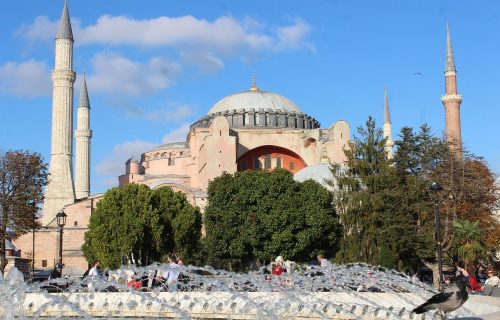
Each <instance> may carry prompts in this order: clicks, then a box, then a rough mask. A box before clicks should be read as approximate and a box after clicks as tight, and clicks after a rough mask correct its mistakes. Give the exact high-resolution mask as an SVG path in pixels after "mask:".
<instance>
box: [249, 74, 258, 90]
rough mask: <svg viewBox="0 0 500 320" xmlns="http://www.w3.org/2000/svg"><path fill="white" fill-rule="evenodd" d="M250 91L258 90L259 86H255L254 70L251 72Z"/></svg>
mask: <svg viewBox="0 0 500 320" xmlns="http://www.w3.org/2000/svg"><path fill="white" fill-rule="evenodd" d="M250 91H259V88H258V87H257V76H256V75H255V72H254V73H253V74H252V87H251V88H250Z"/></svg>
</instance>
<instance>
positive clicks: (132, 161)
mask: <svg viewBox="0 0 500 320" xmlns="http://www.w3.org/2000/svg"><path fill="white" fill-rule="evenodd" d="M125 163H139V160H137V159H136V158H134V156H132V158H130V159H128V160H127V162H125Z"/></svg>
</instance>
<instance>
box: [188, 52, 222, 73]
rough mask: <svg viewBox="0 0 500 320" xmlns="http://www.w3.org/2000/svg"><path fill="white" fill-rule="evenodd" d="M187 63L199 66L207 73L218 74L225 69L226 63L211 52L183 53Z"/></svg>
mask: <svg viewBox="0 0 500 320" xmlns="http://www.w3.org/2000/svg"><path fill="white" fill-rule="evenodd" d="M182 58H183V61H184V62H185V63H188V64H193V65H197V66H198V67H200V68H201V70H203V71H205V72H216V71H219V70H220V69H222V68H223V67H224V61H222V59H220V58H218V57H217V56H215V55H214V54H212V53H210V52H201V51H197V52H194V51H193V52H191V51H189V52H183V53H182Z"/></svg>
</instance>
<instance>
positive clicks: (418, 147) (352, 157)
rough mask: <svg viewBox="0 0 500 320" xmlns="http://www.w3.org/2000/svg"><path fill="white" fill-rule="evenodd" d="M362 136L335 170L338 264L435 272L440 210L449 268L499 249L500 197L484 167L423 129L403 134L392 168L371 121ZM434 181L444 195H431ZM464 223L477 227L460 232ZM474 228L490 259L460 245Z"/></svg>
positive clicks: (442, 234)
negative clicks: (499, 209) (499, 215)
mask: <svg viewBox="0 0 500 320" xmlns="http://www.w3.org/2000/svg"><path fill="white" fill-rule="evenodd" d="M358 133H359V135H360V136H359V138H358V137H355V138H354V142H353V144H352V145H351V148H350V150H346V152H345V153H346V157H347V162H346V166H345V168H342V167H341V166H334V168H333V173H334V176H335V177H336V180H337V184H338V186H339V190H338V191H337V192H336V196H335V204H336V206H337V208H338V210H339V214H340V221H341V223H342V227H343V231H344V233H343V238H342V241H341V248H342V249H341V250H340V251H339V253H338V254H337V260H338V261H340V262H349V261H356V260H361V261H366V262H369V263H376V264H382V265H385V266H388V267H389V266H391V265H397V266H398V268H399V269H400V270H402V271H404V270H410V269H411V270H414V271H415V270H417V268H418V267H419V266H420V265H421V264H426V265H427V266H429V267H431V268H433V269H434V267H435V266H436V265H435V262H436V259H437V258H436V241H435V232H436V231H435V209H438V210H439V211H438V214H439V215H440V217H441V222H442V228H441V239H442V242H443V251H444V252H445V258H446V260H447V261H448V262H452V261H453V260H456V259H457V256H462V258H463V257H464V255H467V256H468V258H469V259H472V260H475V259H479V258H485V257H486V255H485V254H484V252H486V251H487V252H493V251H494V250H495V248H497V247H498V246H499V239H500V228H499V225H498V222H497V221H496V220H495V219H494V217H493V214H492V213H493V210H494V208H495V204H496V203H497V201H498V195H499V192H498V187H497V186H496V185H495V178H494V175H493V174H492V172H491V171H490V170H489V168H488V167H487V165H486V164H485V163H484V161H482V160H481V159H479V158H477V157H474V156H473V155H470V154H468V153H466V152H464V156H463V158H457V157H456V156H455V154H454V153H453V152H452V151H450V148H449V146H448V145H447V144H446V143H445V142H444V141H442V140H440V139H438V138H436V137H434V136H433V135H432V134H431V133H430V128H429V127H428V126H426V125H423V126H421V128H420V131H419V132H417V133H415V132H414V131H413V129H412V128H408V127H405V128H402V129H401V132H400V139H399V140H397V141H396V143H395V145H396V148H397V151H396V153H395V155H394V159H393V160H392V161H390V160H388V159H387V157H386V155H385V151H384V149H383V146H384V144H385V140H384V139H383V137H382V132H381V131H380V129H376V127H375V122H374V121H373V120H372V119H371V118H369V119H368V121H367V123H366V127H365V128H360V129H358ZM433 181H435V182H438V183H439V184H440V185H441V186H442V187H443V191H442V192H432V191H430V190H429V186H430V184H431V182H433ZM436 204H437V206H436ZM459 219H461V220H469V221H474V223H473V224H472V225H467V224H465V225H463V223H462V224H460V222H457V221H458V220H459ZM454 221H455V222H454ZM459 225H460V226H462V227H459ZM474 225H475V226H477V227H478V228H479V229H477V230H476V231H478V230H481V231H478V232H480V233H481V236H482V237H484V238H485V239H486V241H484V242H482V243H481V244H484V249H485V251H482V250H479V246H477V245H476V244H478V243H475V244H474V245H473V244H472V242H471V241H469V242H467V241H465V240H463V233H461V230H463V229H464V228H465V229H468V230H469V229H471V228H472V226H474ZM453 226H455V228H453ZM469 227H471V228H469ZM460 239H461V240H460ZM464 241H465V242H464ZM467 243H468V244H467ZM466 244H467V245H466ZM445 262H446V261H445Z"/></svg>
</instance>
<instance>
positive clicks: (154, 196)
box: [82, 183, 201, 268]
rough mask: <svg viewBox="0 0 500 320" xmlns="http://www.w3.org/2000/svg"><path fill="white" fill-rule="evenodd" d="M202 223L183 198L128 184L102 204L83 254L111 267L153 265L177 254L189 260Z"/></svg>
mask: <svg viewBox="0 0 500 320" xmlns="http://www.w3.org/2000/svg"><path fill="white" fill-rule="evenodd" d="M200 224H201V217H200V214H199V211H198V210H197V209H195V208H193V207H192V206H190V205H189V204H188V203H187V201H186V199H185V197H184V195H183V194H182V193H180V192H174V191H172V189H170V188H161V189H158V190H151V189H149V187H147V186H145V185H138V184H133V183H132V184H127V185H125V186H123V187H119V188H113V189H111V190H109V191H108V192H106V194H105V195H104V198H103V199H102V200H101V201H99V202H98V203H97V208H96V210H95V211H94V213H93V214H92V216H91V217H90V223H89V231H87V232H86V234H85V243H84V245H83V246H82V250H83V252H84V255H85V257H86V258H87V260H88V261H93V260H95V259H99V260H101V261H102V263H103V264H104V265H106V266H109V267H111V268H117V267H119V266H120V264H121V263H122V262H124V261H128V262H131V263H134V264H137V265H143V266H144V265H148V264H150V263H152V262H153V261H160V260H161V258H162V257H163V256H164V255H167V254H169V253H173V252H177V251H179V252H182V253H183V254H186V256H182V257H183V259H186V260H188V259H189V258H191V257H190V256H188V254H193V251H194V250H195V249H196V245H197V244H198V243H199V234H200V231H199V230H200V227H201V225H200ZM187 230H191V235H192V238H188V235H187V233H188V232H187ZM193 243H194V245H193Z"/></svg>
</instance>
